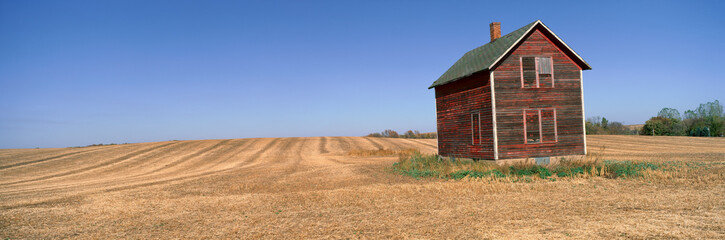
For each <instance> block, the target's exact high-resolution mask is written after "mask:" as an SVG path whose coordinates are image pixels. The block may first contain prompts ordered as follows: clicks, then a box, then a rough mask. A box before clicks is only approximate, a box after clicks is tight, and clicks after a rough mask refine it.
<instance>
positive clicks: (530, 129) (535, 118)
mask: <svg viewBox="0 0 725 240" xmlns="http://www.w3.org/2000/svg"><path fill="white" fill-rule="evenodd" d="M524 130H525V133H524V136H525V143H527V144H530V143H542V142H557V141H558V140H559V139H558V137H559V136H558V133H557V130H556V109H529V110H524Z"/></svg>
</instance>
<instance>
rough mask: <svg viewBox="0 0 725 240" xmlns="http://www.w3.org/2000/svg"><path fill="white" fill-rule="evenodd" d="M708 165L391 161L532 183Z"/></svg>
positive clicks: (429, 171) (415, 169)
mask: <svg viewBox="0 0 725 240" xmlns="http://www.w3.org/2000/svg"><path fill="white" fill-rule="evenodd" d="M698 168H707V165H706V164H704V163H695V162H674V161H671V162H633V161H615V160H605V161H589V162H587V161H562V162H561V163H559V164H557V165H548V166H541V165H534V164H515V165H498V164H495V163H493V162H489V161H472V160H456V159H445V158H440V157H439V156H438V155H423V154H420V153H417V152H416V153H413V154H411V155H407V156H402V157H401V158H400V160H399V161H398V162H396V163H394V164H393V171H395V172H397V173H400V174H403V175H407V176H410V177H414V178H416V179H420V178H427V177H429V178H441V179H455V180H458V179H463V178H466V177H468V178H490V179H504V178H509V179H510V180H511V181H514V182H531V181H533V179H535V178H540V179H549V180H552V181H554V180H556V179H557V178H573V177H579V176H583V175H586V176H598V177H606V178H636V177H642V176H644V174H645V172H652V171H656V172H663V173H664V172H668V171H680V170H683V169H698Z"/></svg>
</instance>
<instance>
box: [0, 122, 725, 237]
mask: <svg viewBox="0 0 725 240" xmlns="http://www.w3.org/2000/svg"><path fill="white" fill-rule="evenodd" d="M587 140H588V149H589V151H590V152H591V153H593V154H594V155H596V156H598V157H600V158H602V159H615V160H633V161H688V162H699V163H703V166H705V167H703V170H702V175H701V176H700V175H697V176H683V177H674V178H662V179H606V178H599V177H595V178H577V179H568V180H561V181H547V180H537V181H534V182H531V183H510V182H486V181H467V180H461V181H448V180H438V179H422V180H415V179H413V178H409V177H405V176H401V175H398V174H395V173H392V172H391V171H390V166H391V165H392V163H394V162H395V161H397V157H360V156H350V155H348V154H347V153H348V152H350V151H352V150H374V149H379V148H386V149H409V148H414V149H418V150H420V151H422V152H424V153H435V152H436V140H435V139H387V138H364V137H312V138H256V139H229V140H199V141H170V142H156V143H138V144H126V145H113V146H95V147H84V148H61V149H2V150H0V237H2V238H3V239H5V238H11V239H16V238H320V237H331V238H426V239H428V238H432V239H441V238H485V237H493V238H530V237H534V238H561V237H573V238H685V239H691V238H712V239H723V238H725V139H723V138H692V137H651V136H623V135H619V136H610V135H594V136H587Z"/></svg>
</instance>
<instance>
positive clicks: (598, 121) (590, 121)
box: [584, 116, 637, 135]
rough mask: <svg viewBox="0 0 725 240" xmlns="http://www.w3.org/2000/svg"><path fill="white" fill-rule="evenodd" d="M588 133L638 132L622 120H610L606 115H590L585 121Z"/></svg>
mask: <svg viewBox="0 0 725 240" xmlns="http://www.w3.org/2000/svg"><path fill="white" fill-rule="evenodd" d="M584 124H585V125H584V129H585V130H586V134H620V135H626V134H637V133H636V132H632V131H630V130H629V128H627V127H626V126H624V124H622V123H621V122H609V120H607V118H605V117H599V116H595V117H590V118H587V120H586V122H585V123H584Z"/></svg>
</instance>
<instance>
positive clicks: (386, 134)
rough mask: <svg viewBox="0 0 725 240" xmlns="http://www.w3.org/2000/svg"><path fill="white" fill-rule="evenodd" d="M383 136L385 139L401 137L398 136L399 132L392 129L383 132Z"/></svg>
mask: <svg viewBox="0 0 725 240" xmlns="http://www.w3.org/2000/svg"><path fill="white" fill-rule="evenodd" d="M382 135H383V137H387V138H397V137H400V135H398V132H396V131H394V130H390V129H387V130H385V131H383V132H382Z"/></svg>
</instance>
